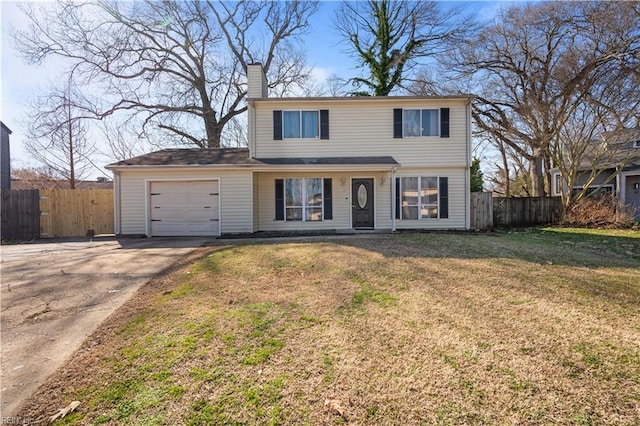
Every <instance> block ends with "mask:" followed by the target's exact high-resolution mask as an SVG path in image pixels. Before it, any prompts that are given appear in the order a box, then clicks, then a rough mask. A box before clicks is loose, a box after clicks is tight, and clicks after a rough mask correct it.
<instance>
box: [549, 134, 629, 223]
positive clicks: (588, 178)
mask: <svg viewBox="0 0 640 426" xmlns="http://www.w3.org/2000/svg"><path fill="white" fill-rule="evenodd" d="M588 148H589V150H587V154H586V155H585V156H584V160H583V162H582V164H581V165H580V167H577V168H576V169H577V170H576V172H577V175H576V179H575V183H574V186H573V187H572V188H571V189H570V190H571V191H573V192H580V191H582V190H583V189H586V190H587V192H588V193H590V192H601V193H607V194H614V195H617V196H618V198H619V200H620V201H621V202H622V203H623V204H625V205H626V206H627V207H629V208H631V209H632V210H633V212H634V213H635V217H636V220H640V128H626V129H621V130H618V131H615V132H609V133H605V134H604V135H602V137H601V138H599V139H595V140H593V141H591V146H589V147H588ZM589 152H593V154H591V155H589V154H588V153H589ZM551 173H552V176H553V182H554V183H553V188H552V191H553V192H552V194H553V195H554V196H560V195H562V194H563V193H565V194H566V193H567V192H569V188H567V186H566V185H565V184H563V183H562V178H561V176H560V170H559V169H558V168H556V169H553V170H552V171H551Z"/></svg>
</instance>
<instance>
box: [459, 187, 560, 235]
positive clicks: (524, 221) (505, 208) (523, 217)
mask: <svg viewBox="0 0 640 426" xmlns="http://www.w3.org/2000/svg"><path fill="white" fill-rule="evenodd" d="M561 215H562V200H561V199H560V197H518V198H496V197H492V195H491V193H490V192H474V193H471V218H470V219H471V229H472V230H480V231H487V230H491V229H493V227H494V226H506V227H508V226H533V225H541V224H547V223H558V222H559V221H560V219H561Z"/></svg>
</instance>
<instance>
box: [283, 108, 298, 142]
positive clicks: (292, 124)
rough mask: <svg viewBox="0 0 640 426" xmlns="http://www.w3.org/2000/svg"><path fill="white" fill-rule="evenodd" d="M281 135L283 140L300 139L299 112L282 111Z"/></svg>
mask: <svg viewBox="0 0 640 426" xmlns="http://www.w3.org/2000/svg"><path fill="white" fill-rule="evenodd" d="M282 115H283V117H282V123H283V125H282V127H283V135H284V137H285V138H299V137H300V111H284V113H283V114H282Z"/></svg>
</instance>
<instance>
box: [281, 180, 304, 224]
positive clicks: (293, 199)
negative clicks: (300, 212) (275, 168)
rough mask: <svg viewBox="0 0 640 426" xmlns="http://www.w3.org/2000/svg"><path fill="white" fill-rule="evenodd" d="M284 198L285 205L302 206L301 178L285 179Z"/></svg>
mask: <svg viewBox="0 0 640 426" xmlns="http://www.w3.org/2000/svg"><path fill="white" fill-rule="evenodd" d="M284 198H285V206H287V207H289V206H296V207H298V206H299V207H302V179H285V181H284ZM287 214H288V213H287ZM300 217H301V218H302V216H300Z"/></svg>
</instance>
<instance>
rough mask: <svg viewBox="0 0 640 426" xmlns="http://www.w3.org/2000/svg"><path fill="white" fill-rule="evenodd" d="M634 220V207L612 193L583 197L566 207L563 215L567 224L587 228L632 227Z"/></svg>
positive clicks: (564, 222)
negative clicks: (625, 203)
mask: <svg viewBox="0 0 640 426" xmlns="http://www.w3.org/2000/svg"><path fill="white" fill-rule="evenodd" d="M634 220H635V219H634V211H633V209H631V208H629V207H627V206H625V205H623V204H622V203H620V200H619V198H618V197H615V196H613V195H611V194H601V195H597V196H592V197H587V198H582V199H581V200H579V201H578V202H576V203H575V204H573V205H572V206H571V207H569V208H568V209H565V212H564V216H563V224H564V225H565V226H579V227H587V228H630V227H632V226H633V223H634Z"/></svg>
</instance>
